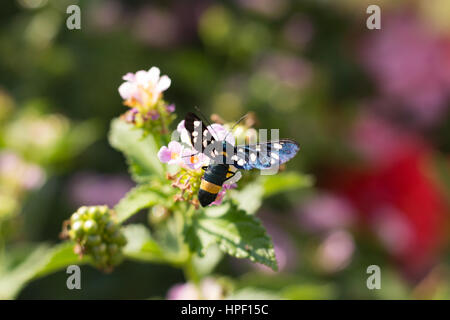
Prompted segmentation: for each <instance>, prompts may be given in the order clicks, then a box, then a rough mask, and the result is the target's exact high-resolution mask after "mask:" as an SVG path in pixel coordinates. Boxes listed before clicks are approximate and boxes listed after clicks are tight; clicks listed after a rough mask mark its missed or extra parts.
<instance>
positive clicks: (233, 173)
mask: <svg viewBox="0 0 450 320" xmlns="http://www.w3.org/2000/svg"><path fill="white" fill-rule="evenodd" d="M237 172H238V171H235V172H233V171H230V170H228V172H227V175H228V174H230V173H231V176H229V177H227V178H226V179H225V181H227V180H230V179H231V178H233V177H234V176H235V175H236V173H237Z"/></svg>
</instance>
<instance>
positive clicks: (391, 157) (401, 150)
mask: <svg viewBox="0 0 450 320" xmlns="http://www.w3.org/2000/svg"><path fill="white" fill-rule="evenodd" d="M349 142H350V144H351V146H352V147H353V148H354V149H355V150H356V151H357V152H359V154H360V155H362V156H363V157H364V160H366V161H369V162H370V163H372V164H377V165H382V164H387V163H390V162H392V161H395V160H396V159H398V158H399V157H401V156H402V155H403V154H405V153H408V152H410V151H411V150H414V149H417V147H418V146H420V145H422V144H423V141H422V140H421V138H419V137H418V136H416V135H415V134H413V133H411V132H407V131H405V130H402V129H401V128H400V127H398V126H395V125H394V124H393V123H392V122H391V121H389V120H385V119H383V118H381V117H379V116H377V115H375V114H374V113H370V112H365V113H362V114H361V115H360V116H359V117H358V118H357V119H356V121H355V123H354V127H353V128H352V130H351V132H350V137H349Z"/></svg>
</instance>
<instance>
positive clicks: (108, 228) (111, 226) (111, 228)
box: [105, 221, 118, 235]
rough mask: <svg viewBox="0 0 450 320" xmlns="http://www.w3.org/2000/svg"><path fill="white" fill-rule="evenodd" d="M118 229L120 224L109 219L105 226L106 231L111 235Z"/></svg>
mask: <svg viewBox="0 0 450 320" xmlns="http://www.w3.org/2000/svg"><path fill="white" fill-rule="evenodd" d="M117 229H118V226H117V225H116V224H115V223H114V222H112V221H109V222H108V223H107V224H106V226H105V230H106V232H108V233H109V234H110V235H114V233H115V232H116V231H117Z"/></svg>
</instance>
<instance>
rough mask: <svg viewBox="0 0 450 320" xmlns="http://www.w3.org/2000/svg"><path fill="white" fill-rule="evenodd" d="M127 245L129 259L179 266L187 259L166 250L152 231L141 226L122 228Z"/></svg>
mask: <svg viewBox="0 0 450 320" xmlns="http://www.w3.org/2000/svg"><path fill="white" fill-rule="evenodd" d="M122 230H123V232H124V234H125V237H126V238H127V245H126V246H125V247H124V249H123V252H124V254H125V256H126V257H127V258H130V259H134V260H139V261H146V262H164V263H171V264H174V265H176V264H179V263H181V262H183V261H184V259H185V258H186V257H184V256H177V255H174V254H173V253H171V252H170V251H168V250H164V248H162V247H161V246H160V245H159V244H158V243H157V242H156V241H155V240H154V239H153V238H152V236H151V235H150V231H149V230H148V229H147V228H146V227H145V226H144V225H141V224H131V225H127V226H125V227H123V228H122Z"/></svg>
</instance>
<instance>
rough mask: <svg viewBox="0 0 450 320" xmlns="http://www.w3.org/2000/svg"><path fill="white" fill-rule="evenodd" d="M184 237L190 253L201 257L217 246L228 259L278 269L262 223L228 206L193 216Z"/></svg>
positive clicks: (270, 243)
mask: <svg viewBox="0 0 450 320" xmlns="http://www.w3.org/2000/svg"><path fill="white" fill-rule="evenodd" d="M185 237H186V241H187V243H188V244H189V246H190V248H191V250H193V251H195V252H197V253H198V254H199V255H200V256H203V255H204V254H205V252H206V249H207V248H208V247H209V246H210V245H212V244H214V243H217V244H218V245H219V248H220V249H221V250H222V251H223V252H225V253H228V254H229V255H231V256H234V257H237V258H248V259H250V260H251V261H253V262H259V263H262V264H265V265H266V266H268V267H270V268H272V269H273V270H277V262H276V259H275V251H274V248H273V243H272V240H271V239H270V237H269V236H268V235H267V233H266V230H265V229H264V227H263V226H262V224H261V222H260V221H259V220H258V219H257V218H256V217H254V216H252V215H248V214H247V213H246V212H245V211H243V210H239V209H238V208H237V207H236V206H235V205H232V204H230V203H228V204H225V205H222V206H218V207H211V208H208V209H206V210H205V211H203V212H201V213H197V214H195V215H194V216H193V217H192V221H191V222H190V223H189V224H188V225H187V226H186V228H185Z"/></svg>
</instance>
